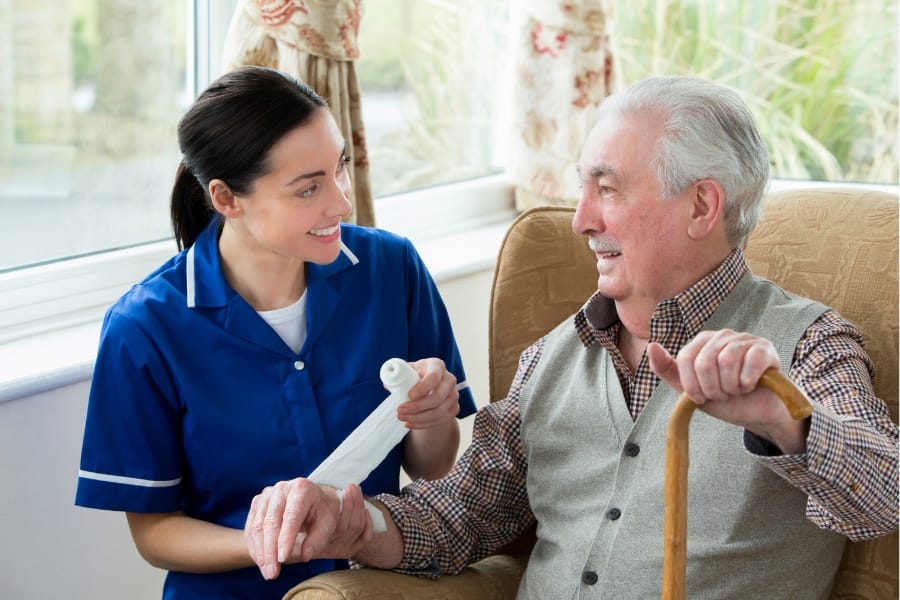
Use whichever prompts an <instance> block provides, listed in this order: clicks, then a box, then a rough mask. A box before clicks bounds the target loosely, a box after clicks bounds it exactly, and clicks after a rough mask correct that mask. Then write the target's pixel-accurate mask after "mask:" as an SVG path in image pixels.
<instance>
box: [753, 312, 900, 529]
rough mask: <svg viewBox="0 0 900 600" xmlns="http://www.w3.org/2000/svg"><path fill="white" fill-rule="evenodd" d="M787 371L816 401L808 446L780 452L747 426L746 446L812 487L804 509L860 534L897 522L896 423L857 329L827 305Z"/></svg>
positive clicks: (826, 524)
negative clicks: (879, 391)
mask: <svg viewBox="0 0 900 600" xmlns="http://www.w3.org/2000/svg"><path fill="white" fill-rule="evenodd" d="M790 377H791V379H792V380H793V381H794V382H796V383H797V385H798V386H799V387H800V388H801V389H803V390H804V391H805V392H806V395H807V396H808V397H809V398H810V400H812V401H813V402H814V404H815V410H814V411H813V415H812V421H811V423H810V430H809V436H808V437H807V449H806V453H805V454H794V455H781V454H780V453H779V452H778V449H777V448H773V447H771V445H768V444H765V443H764V441H763V440H760V439H758V438H755V437H754V436H752V434H749V433H748V434H745V440H746V446H747V449H748V450H749V451H751V452H753V453H754V454H756V455H757V457H758V459H759V460H761V461H763V462H765V463H766V464H768V466H769V467H770V468H772V469H773V470H774V471H776V472H777V473H778V474H779V475H780V476H781V477H783V478H784V479H785V480H787V481H788V482H789V483H790V484H791V485H794V486H796V487H797V488H799V489H801V490H803V492H805V493H806V494H808V495H809V500H808V502H807V507H806V514H807V517H808V518H809V519H810V520H811V521H812V522H813V523H815V524H816V525H818V526H819V527H821V528H823V529H829V530H832V531H835V532H837V533H840V534H843V535H845V536H847V537H848V538H850V539H851V540H863V539H868V538H873V537H877V536H879V535H884V534H886V533H890V532H891V531H894V530H896V529H897V525H898V460H897V459H898V430H897V426H896V425H895V424H894V423H893V422H892V421H891V417H890V413H889V412H888V409H887V406H886V405H885V403H884V402H883V401H882V400H880V399H879V398H877V397H876V396H875V392H874V390H873V387H872V380H873V377H874V366H873V364H872V361H871V359H870V358H869V356H868V354H866V352H865V350H864V349H863V341H862V336H861V335H860V334H859V332H858V330H857V329H856V328H855V327H854V326H853V325H851V324H850V323H848V322H847V321H846V320H844V319H843V318H842V317H841V316H840V315H838V314H837V313H835V312H834V311H828V312H826V313H824V314H823V315H822V316H821V317H820V318H819V319H818V320H817V321H816V322H815V323H813V324H812V325H811V326H810V328H809V329H808V330H807V331H806V333H805V335H804V337H803V338H802V339H801V340H800V343H799V344H798V345H797V350H796V351H795V353H794V362H793V364H792V365H791V369H790Z"/></svg>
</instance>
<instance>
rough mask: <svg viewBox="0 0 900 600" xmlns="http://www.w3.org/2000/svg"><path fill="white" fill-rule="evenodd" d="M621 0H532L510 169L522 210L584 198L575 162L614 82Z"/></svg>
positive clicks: (524, 22) (518, 65)
mask: <svg viewBox="0 0 900 600" xmlns="http://www.w3.org/2000/svg"><path fill="white" fill-rule="evenodd" d="M614 1H615V0H568V1H566V0H525V2H524V5H523V18H521V19H520V21H521V25H520V29H519V32H518V34H516V41H515V42H514V44H516V45H515V46H514V52H513V61H514V65H515V66H514V69H515V71H514V76H513V95H512V98H513V100H512V102H513V111H512V114H513V116H512V136H513V137H512V143H511V144H510V150H511V151H510V165H509V170H508V171H509V174H510V175H511V177H512V179H513V181H514V183H515V185H516V209H517V210H520V211H523V210H526V209H528V208H531V207H533V206H538V205H544V204H554V205H564V206H565V205H569V206H572V205H574V204H575V203H576V202H577V201H578V196H579V191H578V175H577V173H576V171H575V164H576V163H577V162H578V157H579V156H580V153H581V145H582V144H583V143H584V139H585V137H586V136H587V133H588V131H590V128H591V126H592V125H593V122H594V116H595V113H596V107H597V105H598V104H599V103H600V101H601V100H602V99H603V98H604V97H606V96H607V95H608V94H610V93H611V91H612V88H613V87H614V85H615V84H614V79H615V69H614V65H613V55H612V51H611V48H610V32H611V30H612V19H613V8H614Z"/></svg>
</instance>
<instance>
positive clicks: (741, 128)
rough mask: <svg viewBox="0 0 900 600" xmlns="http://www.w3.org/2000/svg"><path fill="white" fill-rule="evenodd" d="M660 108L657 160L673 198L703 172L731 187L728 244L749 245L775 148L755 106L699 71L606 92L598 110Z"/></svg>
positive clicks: (627, 112)
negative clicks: (753, 109) (768, 147)
mask: <svg viewBox="0 0 900 600" xmlns="http://www.w3.org/2000/svg"><path fill="white" fill-rule="evenodd" d="M640 114H648V115H651V114H652V115H660V116H662V118H663V133H662V135H661V137H660V139H659V140H658V142H657V145H656V150H655V156H653V158H652V159H651V167H652V168H653V169H654V170H655V171H656V174H657V178H658V180H659V185H660V188H661V189H662V193H663V196H664V197H666V198H670V197H672V196H674V195H676V194H678V193H680V192H682V191H684V190H685V189H686V188H687V187H688V186H690V185H692V184H693V183H696V182H697V181H700V180H701V179H714V180H716V181H718V182H719V184H720V185H721V186H722V188H723V189H724V191H725V227H726V233H727V236H728V241H729V243H730V244H731V245H732V246H733V247H735V248H737V247H744V246H745V245H746V243H747V237H748V236H749V235H750V232H751V231H753V228H754V227H756V223H757V221H758V220H759V214H760V211H761V208H762V199H763V196H764V195H765V192H766V187H767V184H768V179H769V154H768V151H767V150H766V144H765V142H763V140H762V137H761V136H760V134H759V131H758V130H757V128H756V124H755V122H754V120H753V115H752V113H751V112H750V109H749V107H748V106H747V105H746V104H745V103H744V101H743V100H741V98H740V96H738V94H737V93H736V92H735V91H734V90H732V89H731V88H728V87H726V86H724V85H721V84H718V83H715V82H712V81H709V80H706V79H698V78H694V77H677V76H665V77H651V78H649V79H644V80H642V81H639V82H637V83H635V84H634V85H632V86H630V87H628V88H627V89H625V90H623V91H621V92H619V93H616V94H613V95H611V96H609V97H608V98H606V99H605V100H604V101H603V102H602V103H601V105H600V108H599V110H598V116H600V115H603V116H606V115H611V116H614V117H615V116H634V115H640Z"/></svg>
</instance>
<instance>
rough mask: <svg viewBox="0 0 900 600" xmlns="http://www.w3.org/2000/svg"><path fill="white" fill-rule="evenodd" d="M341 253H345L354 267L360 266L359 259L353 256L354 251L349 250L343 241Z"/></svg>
mask: <svg viewBox="0 0 900 600" xmlns="http://www.w3.org/2000/svg"><path fill="white" fill-rule="evenodd" d="M341 252H343V253H344V255H345V256H346V257H347V258H349V259H350V262H351V263H352V264H354V265H356V264H359V259H358V258H356V255H355V254H353V251H352V250H351V249H350V248H348V247H347V244H345V243H344V242H343V241H341Z"/></svg>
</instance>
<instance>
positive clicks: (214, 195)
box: [209, 179, 241, 217]
mask: <svg viewBox="0 0 900 600" xmlns="http://www.w3.org/2000/svg"><path fill="white" fill-rule="evenodd" d="M209 198H210V200H212V205H213V208H215V209H216V210H217V211H218V212H219V213H220V214H221V215H222V216H225V217H237V216H240V214H241V208H240V207H239V206H238V204H237V201H236V200H235V197H234V193H233V192H232V191H231V188H230V187H228V184H227V183H225V182H224V181H222V180H221V179H213V180H211V181H210V182H209Z"/></svg>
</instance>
